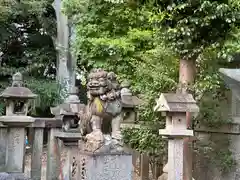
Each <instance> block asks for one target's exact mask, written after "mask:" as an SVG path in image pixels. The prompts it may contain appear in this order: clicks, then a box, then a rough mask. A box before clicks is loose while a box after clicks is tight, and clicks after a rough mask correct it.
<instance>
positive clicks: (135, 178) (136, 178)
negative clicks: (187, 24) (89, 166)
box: [25, 150, 140, 180]
mask: <svg viewBox="0 0 240 180" xmlns="http://www.w3.org/2000/svg"><path fill="white" fill-rule="evenodd" d="M64 156H65V154H61V158H63V157H64ZM25 158H26V161H25V175H26V176H27V177H30V172H31V154H30V153H28V154H26V156H25ZM137 164H138V163H137ZM46 167H47V152H46V150H45V151H43V155H42V177H41V180H46ZM137 169H138V167H137ZM132 174H133V180H140V178H139V176H138V175H137V173H136V172H133V173H132Z"/></svg>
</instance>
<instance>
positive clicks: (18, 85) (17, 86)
mask: <svg viewBox="0 0 240 180" xmlns="http://www.w3.org/2000/svg"><path fill="white" fill-rule="evenodd" d="M36 97H37V95H36V94H34V93H32V91H31V90H30V89H28V88H26V87H23V78H22V74H21V73H20V72H17V73H16V74H14V75H13V76H12V86H10V87H7V88H6V89H5V90H4V91H3V92H2V93H1V94H0V98H4V99H34V98H36Z"/></svg>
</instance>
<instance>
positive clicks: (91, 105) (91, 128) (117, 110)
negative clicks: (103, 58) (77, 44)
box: [79, 69, 122, 143]
mask: <svg viewBox="0 0 240 180" xmlns="http://www.w3.org/2000/svg"><path fill="white" fill-rule="evenodd" d="M87 89H88V92H87V93H88V104H87V106H86V108H85V110H84V111H83V112H80V113H79V117H80V121H79V127H80V129H81V132H82V133H83V135H86V134H87V135H86V139H87V141H94V142H99V143H100V142H103V141H104V136H103V127H104V126H103V125H104V124H106V125H108V124H109V123H107V122H111V123H110V124H111V128H110V129H111V137H112V138H113V139H115V140H117V141H119V140H121V139H122V137H121V133H120V123H121V120H122V117H121V111H122V103H121V93H120V91H121V89H120V85H119V83H118V81H117V78H116V75H115V74H114V73H113V72H109V73H108V72H106V71H104V70H103V69H94V70H93V71H91V73H90V74H89V76H88V83H87Z"/></svg>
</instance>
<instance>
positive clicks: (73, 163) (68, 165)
mask: <svg viewBox="0 0 240 180" xmlns="http://www.w3.org/2000/svg"><path fill="white" fill-rule="evenodd" d="M55 137H56V138H58V139H59V140H61V141H62V143H63V146H62V147H61V152H63V153H64V155H65V156H64V159H62V162H63V165H62V167H63V168H62V174H63V179H64V180H78V172H77V170H78V168H77V155H78V141H79V140H80V139H81V137H82V136H81V133H67V132H58V133H55Z"/></svg>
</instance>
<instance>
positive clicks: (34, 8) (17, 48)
mask: <svg viewBox="0 0 240 180" xmlns="http://www.w3.org/2000/svg"><path fill="white" fill-rule="evenodd" d="M51 3H52V2H51V1H50V0H20V1H16V0H0V60H1V61H0V81H1V84H2V87H1V89H4V88H5V87H6V86H7V85H8V84H9V79H10V77H11V76H12V74H14V73H16V72H17V71H19V72H21V73H22V74H23V76H24V77H28V76H29V77H30V79H29V81H27V83H28V85H29V87H30V88H31V89H32V90H33V91H34V92H36V93H37V94H39V99H41V102H40V101H39V103H38V104H37V109H38V113H37V114H35V115H40V116H41V115H43V116H45V115H49V113H48V112H45V111H46V110H45V109H49V106H51V105H54V104H55V101H56V98H57V97H58V95H57V92H58V91H57V90H56V88H57V87H56V86H57V85H56V83H54V82H53V80H54V79H55V74H56V68H55V67H56V51H55V48H54V43H53V40H52V39H53V38H52V36H53V35H54V34H56V22H55V12H54V9H53V7H52V5H51ZM39 109H41V110H39ZM40 111H42V112H40Z"/></svg>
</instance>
